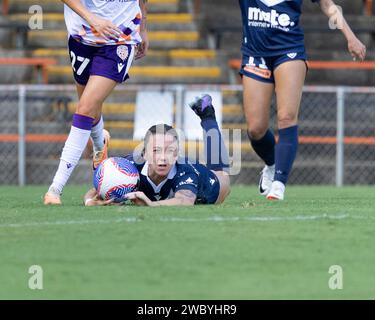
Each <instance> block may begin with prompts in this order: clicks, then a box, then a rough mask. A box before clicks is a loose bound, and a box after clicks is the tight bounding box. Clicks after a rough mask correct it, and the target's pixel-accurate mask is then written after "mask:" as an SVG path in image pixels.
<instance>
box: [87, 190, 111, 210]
mask: <svg viewBox="0 0 375 320" xmlns="http://www.w3.org/2000/svg"><path fill="white" fill-rule="evenodd" d="M84 203H85V206H86V207H94V206H109V205H111V204H113V199H110V200H102V199H100V198H99V196H98V195H97V194H96V191H95V189H91V190H89V191H88V192H87V193H86V195H85V198H84Z"/></svg>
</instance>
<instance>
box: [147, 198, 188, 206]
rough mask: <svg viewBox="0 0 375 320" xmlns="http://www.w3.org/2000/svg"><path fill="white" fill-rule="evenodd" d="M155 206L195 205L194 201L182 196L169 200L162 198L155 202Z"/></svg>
mask: <svg viewBox="0 0 375 320" xmlns="http://www.w3.org/2000/svg"><path fill="white" fill-rule="evenodd" d="M154 204H155V207H157V206H170V207H173V206H193V205H194V202H193V201H191V200H188V199H182V198H172V199H167V200H160V201H156V202H154Z"/></svg>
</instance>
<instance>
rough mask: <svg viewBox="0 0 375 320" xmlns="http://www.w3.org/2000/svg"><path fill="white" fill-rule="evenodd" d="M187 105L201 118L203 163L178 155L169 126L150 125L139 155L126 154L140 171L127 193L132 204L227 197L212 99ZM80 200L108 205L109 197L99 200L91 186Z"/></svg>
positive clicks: (208, 201) (223, 157)
mask: <svg viewBox="0 0 375 320" xmlns="http://www.w3.org/2000/svg"><path fill="white" fill-rule="evenodd" d="M190 107H191V109H192V110H193V111H194V112H195V113H196V114H197V115H198V116H199V117H200V118H201V120H202V121H201V126H202V128H203V132H204V143H205V153H206V160H207V161H206V162H207V164H206V166H204V165H202V164H199V163H194V164H192V163H190V162H189V161H188V160H187V159H180V158H179V157H178V153H179V142H178V136H177V132H176V130H175V129H173V128H172V127H171V126H168V125H166V124H159V125H155V126H152V127H151V128H150V129H149V130H148V131H147V133H146V135H145V138H144V151H143V154H142V155H140V156H136V155H129V156H127V157H126V158H127V159H128V160H130V161H131V162H133V163H134V164H135V165H136V167H137V169H138V171H139V173H140V184H139V188H138V191H136V192H132V193H129V194H128V195H127V198H128V200H131V201H132V202H133V203H134V204H136V205H139V206H150V207H156V206H192V205H194V204H220V203H222V202H223V201H224V200H225V198H226V197H227V196H228V194H229V192H230V180H229V175H228V173H227V172H226V171H225V169H227V168H228V167H229V165H228V163H229V161H228V159H229V157H228V152H227V149H226V147H225V145H224V142H223V140H222V136H221V132H220V130H219V127H218V124H217V122H216V117H215V110H214V108H213V106H212V98H211V97H210V96H209V95H204V96H202V97H198V98H197V99H196V100H195V101H194V102H193V103H192V104H190ZM214 159H215V160H214ZM215 162H216V163H215ZM84 202H85V205H86V206H97V205H108V204H111V200H109V201H104V200H101V199H99V197H98V196H97V194H96V191H95V189H91V190H89V191H88V192H87V194H86V195H85V198H84Z"/></svg>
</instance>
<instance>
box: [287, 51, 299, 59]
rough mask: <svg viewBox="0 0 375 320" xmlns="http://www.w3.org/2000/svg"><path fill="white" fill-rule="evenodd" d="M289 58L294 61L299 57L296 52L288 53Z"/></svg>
mask: <svg viewBox="0 0 375 320" xmlns="http://www.w3.org/2000/svg"><path fill="white" fill-rule="evenodd" d="M287 56H288V57H289V58H290V59H294V58H295V57H297V53H296V52H293V53H288V54H287Z"/></svg>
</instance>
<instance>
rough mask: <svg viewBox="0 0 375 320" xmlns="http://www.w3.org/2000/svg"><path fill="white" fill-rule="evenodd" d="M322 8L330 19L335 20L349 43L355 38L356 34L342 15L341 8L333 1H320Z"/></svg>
mask: <svg viewBox="0 0 375 320" xmlns="http://www.w3.org/2000/svg"><path fill="white" fill-rule="evenodd" d="M320 8H321V10H322V11H323V13H324V14H325V15H326V16H327V17H328V18H329V19H334V20H335V23H336V24H337V26H338V28H339V29H340V31H341V32H342V33H343V35H344V36H345V38H346V39H347V40H348V41H349V40H350V39H352V38H353V37H355V34H354V33H353V31H352V29H351V28H350V26H349V25H348V23H347V21H346V19H345V17H344V15H343V14H342V11H341V8H339V7H338V6H337V5H336V4H335V3H334V2H333V1H332V0H320Z"/></svg>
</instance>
